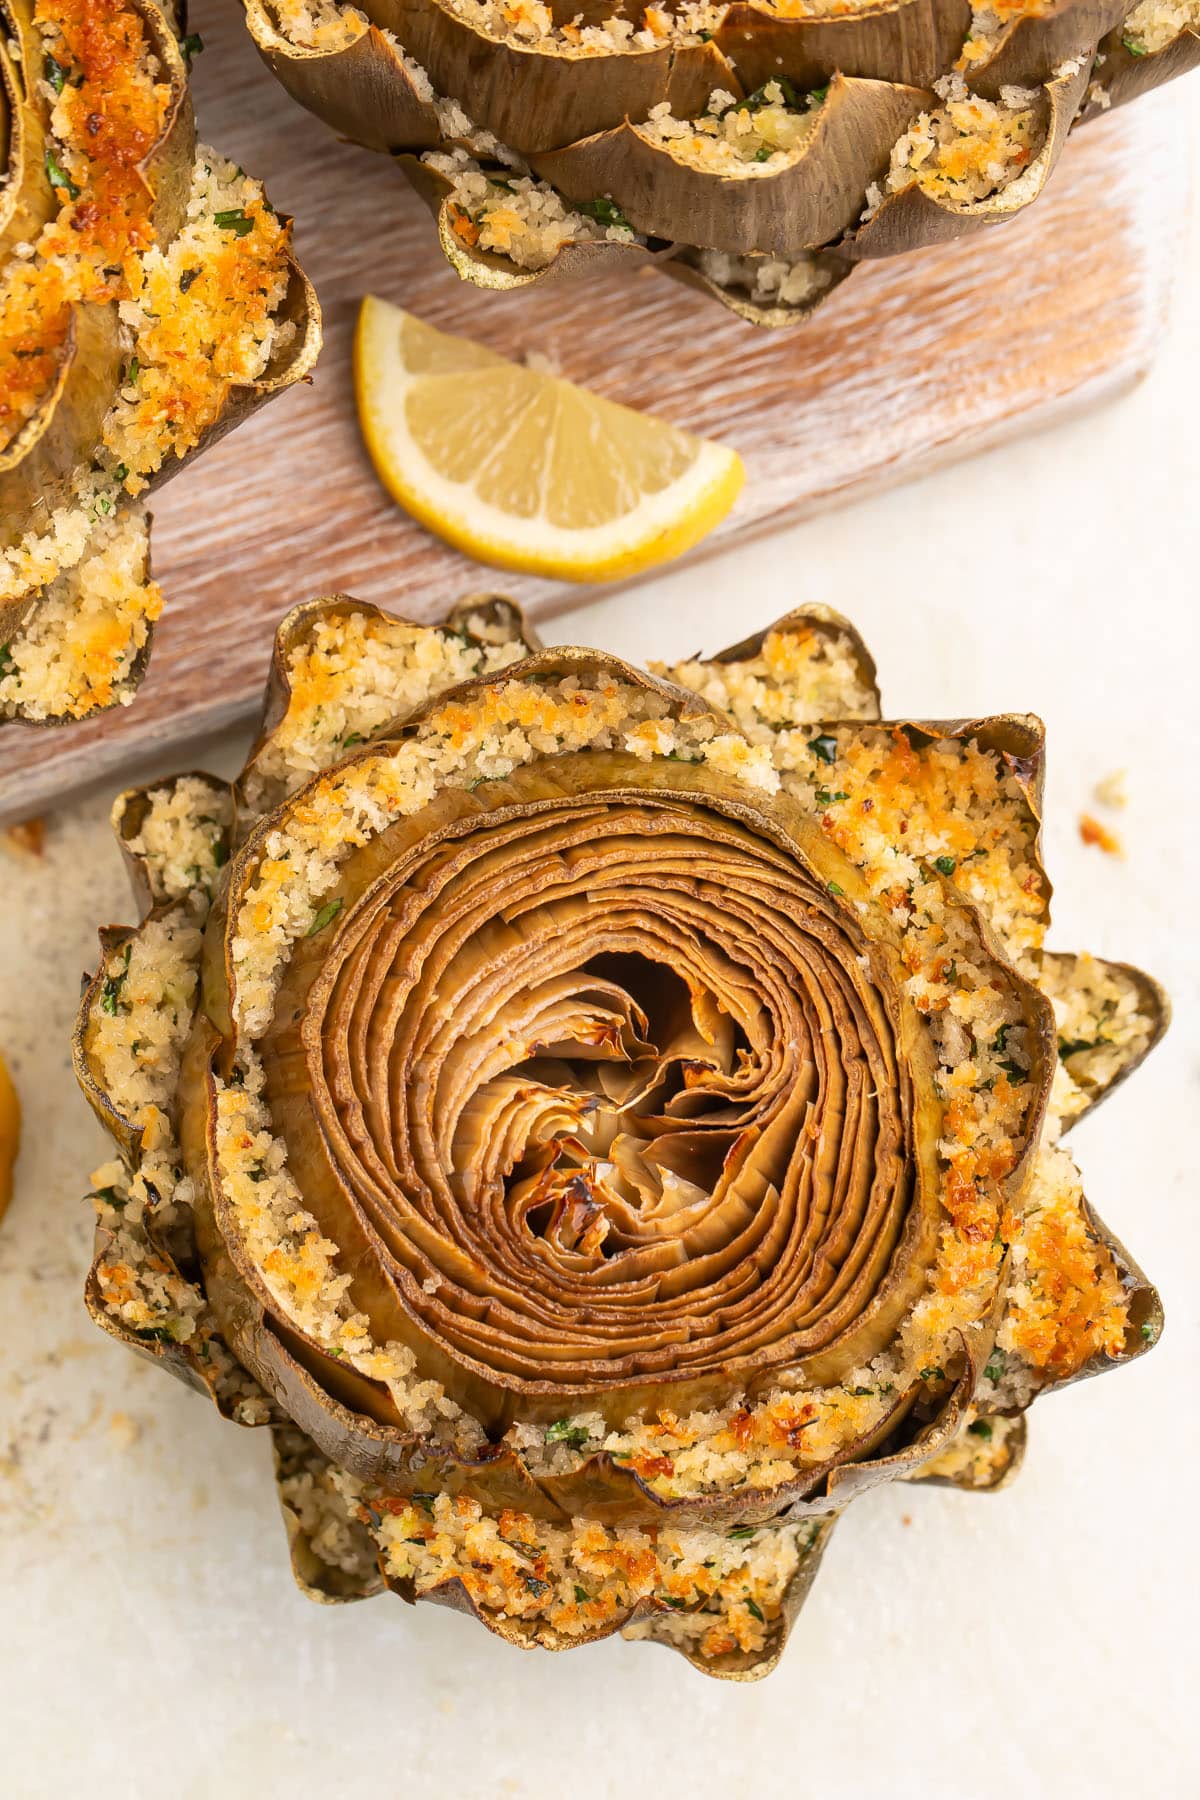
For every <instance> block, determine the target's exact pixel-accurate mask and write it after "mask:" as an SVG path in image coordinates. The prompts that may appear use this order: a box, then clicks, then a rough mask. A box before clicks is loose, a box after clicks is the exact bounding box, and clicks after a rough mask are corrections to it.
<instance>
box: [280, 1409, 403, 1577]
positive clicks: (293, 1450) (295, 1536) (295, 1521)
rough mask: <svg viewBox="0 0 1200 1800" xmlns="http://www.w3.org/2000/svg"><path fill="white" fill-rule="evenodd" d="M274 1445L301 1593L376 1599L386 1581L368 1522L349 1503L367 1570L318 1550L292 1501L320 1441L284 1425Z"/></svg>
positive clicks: (347, 1519) (349, 1518) (352, 1526)
mask: <svg viewBox="0 0 1200 1800" xmlns="http://www.w3.org/2000/svg"><path fill="white" fill-rule="evenodd" d="M271 1448H272V1454H273V1458H274V1463H275V1485H276V1490H277V1492H278V1496H279V1510H280V1511H281V1513H282V1514H283V1521H284V1528H285V1530H286V1532H287V1540H288V1553H289V1555H290V1557H291V1563H292V1574H293V1576H294V1577H295V1581H296V1586H297V1587H298V1588H299V1589H300V1591H301V1593H302V1594H303V1595H304V1596H305V1598H306V1599H308V1600H315V1601H317V1602H318V1603H319V1604H321V1605H323V1606H340V1605H344V1604H346V1603H347V1602H349V1601H352V1600H370V1599H371V1598H372V1597H373V1596H374V1595H376V1594H381V1593H383V1591H384V1586H385V1584H384V1580H383V1577H382V1575H381V1574H380V1572H379V1568H378V1565H377V1561H376V1559H375V1554H374V1544H373V1541H372V1539H371V1534H370V1532H369V1531H368V1530H367V1528H366V1526H365V1525H362V1524H360V1522H359V1521H358V1520H357V1519H355V1518H353V1517H352V1516H351V1514H350V1510H349V1507H348V1506H347V1507H346V1508H345V1516H344V1520H343V1522H344V1524H345V1526H346V1528H347V1529H348V1530H349V1531H350V1532H351V1534H352V1536H353V1537H354V1539H355V1540H356V1544H357V1547H358V1549H359V1550H360V1552H361V1555H362V1562H363V1568H362V1570H361V1571H357V1570H350V1569H346V1568H343V1567H339V1566H338V1565H337V1564H334V1563H331V1562H330V1561H329V1560H328V1558H326V1557H324V1556H322V1555H320V1553H319V1552H318V1551H317V1550H316V1549H315V1548H314V1545H313V1542H312V1539H311V1537H310V1536H309V1534H308V1532H307V1531H306V1529H305V1527H304V1524H303V1522H302V1520H301V1518H300V1514H299V1513H298V1512H297V1510H296V1508H295V1507H294V1506H293V1504H292V1501H291V1499H290V1497H289V1495H288V1493H287V1491H286V1487H285V1483H286V1482H287V1481H288V1480H289V1478H291V1477H292V1476H294V1475H297V1474H301V1473H303V1472H304V1471H305V1470H306V1469H307V1468H308V1467H309V1465H310V1464H311V1462H312V1459H313V1456H314V1454H315V1447H314V1445H313V1444H312V1443H311V1442H310V1441H309V1439H307V1438H306V1437H305V1436H304V1434H303V1432H301V1431H297V1430H296V1428H295V1426H293V1425H282V1424H280V1425H273V1426H272V1427H271Z"/></svg>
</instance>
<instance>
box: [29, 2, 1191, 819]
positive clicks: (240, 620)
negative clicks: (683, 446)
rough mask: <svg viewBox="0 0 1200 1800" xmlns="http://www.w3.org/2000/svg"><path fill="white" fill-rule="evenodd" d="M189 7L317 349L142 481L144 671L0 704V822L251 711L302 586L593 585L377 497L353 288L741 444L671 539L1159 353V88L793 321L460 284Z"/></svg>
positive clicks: (1170, 160) (674, 296) (219, 128)
mask: <svg viewBox="0 0 1200 1800" xmlns="http://www.w3.org/2000/svg"><path fill="white" fill-rule="evenodd" d="M199 24H200V27H201V29H202V31H203V35H204V39H205V44H206V49H205V52H204V54H203V56H202V57H200V59H199V61H198V63H197V65H196V90H197V92H196V101H197V111H198V117H199V121H200V130H201V135H202V137H203V138H205V139H206V140H209V141H211V142H213V143H214V144H215V145H217V147H218V148H219V149H220V150H222V151H223V152H224V153H225V154H226V155H228V156H232V157H236V158H237V159H238V160H239V161H241V162H242V163H243V164H244V166H245V167H246V168H247V169H249V170H251V171H253V173H254V174H256V175H259V176H261V177H263V178H264V179H265V180H266V182H267V184H268V188H269V191H270V194H271V198H272V200H273V202H274V203H275V205H276V206H278V207H280V208H281V209H286V210H287V211H289V212H292V213H294V214H295V215H296V221H297V223H296V244H297V249H298V252H299V255H300V258H301V260H302V262H303V263H304V265H305V267H306V269H307V270H308V273H309V275H310V276H311V277H312V279H313V280H314V281H315V283H316V285H317V289H318V292H319V293H320V296H321V301H322V304H323V306H324V309H325V333H326V342H325V351H324V354H323V356H322V359H321V361H320V364H319V365H318V369H317V374H316V379H315V382H314V383H313V385H311V386H309V387H302V388H297V389H293V390H292V391H291V392H289V393H287V394H285V395H284V396H283V397H282V398H281V399H279V400H277V401H275V402H273V403H272V404H271V405H270V406H269V407H267V408H265V409H264V410H263V411H262V412H261V413H259V414H258V416H257V417H256V418H255V419H253V420H252V421H251V422H250V423H249V424H248V425H246V426H244V427H242V428H241V429H240V430H239V431H237V432H236V433H234V434H233V435H231V436H230V437H229V438H227V439H225V441H224V442H223V443H221V444H219V445H217V446H216V447H215V448H214V449H213V450H212V451H210V452H209V453H208V454H207V455H206V456H205V457H204V458H203V460H202V461H201V462H200V463H199V464H197V465H196V466H195V467H193V468H191V469H189V470H188V471H187V472H186V473H185V474H184V475H183V476H181V478H180V479H179V481H178V482H174V483H171V484H170V485H168V486H166V487H165V488H163V489H162V490H161V492H160V494H159V495H158V497H157V498H156V501H155V507H154V512H155V524H154V567H155V573H156V575H157V576H158V578H159V580H160V581H161V583H162V586H163V589H164V592H165V594H166V598H167V607H166V611H165V614H164V617H163V620H162V623H161V625H160V627H159V631H158V637H157V642H156V648H155V652H154V656H153V660H152V662H151V666H150V672H149V675H148V677H147V679H146V681H145V683H144V684H143V686H142V688H141V690H140V692H139V694H138V696H137V698H136V699H135V701H134V703H133V705H132V706H131V707H129V708H125V709H122V710H120V711H118V712H116V713H112V714H108V715H106V716H104V717H101V718H99V719H97V720H95V721H94V722H92V723H89V724H83V725H78V726H70V727H66V728H64V729H60V730H46V729H35V728H33V727H27V726H21V725H15V724H14V725H7V726H5V727H4V728H3V729H2V730H0V821H3V820H5V819H14V818H21V817H24V816H27V815H29V814H31V813H34V812H37V811H39V810H43V809H45V808H46V807H49V806H52V805H53V804H54V803H55V801H57V800H60V799H61V798H62V797H64V796H65V795H66V794H68V793H70V792H71V791H72V790H73V789H74V788H75V787H77V786H80V785H82V784H83V783H85V782H88V781H92V780H95V779H96V778H98V777H100V776H108V775H111V776H113V777H114V778H115V777H116V776H117V775H118V774H120V773H121V772H124V771H128V770H130V769H131V768H133V767H134V766H135V765H136V764H137V762H138V761H139V759H140V758H143V757H145V756H146V755H147V754H149V753H151V752H153V753H155V754H161V751H162V749H163V747H164V745H166V744H168V743H171V742H174V741H182V740H184V739H187V738H190V737H196V736H199V735H200V734H202V733H204V732H206V731H209V730H212V729H216V728H218V727H220V726H222V725H226V724H228V723H230V722H231V721H233V720H235V719H237V718H240V717H244V716H246V715H248V714H250V713H251V712H252V711H253V710H254V709H255V708H256V706H257V704H258V700H259V696H260V693H261V690H262V684H263V682H264V680H265V677H266V668H267V657H268V648H269V644H270V639H271V634H272V631H273V628H274V624H275V622H276V621H277V619H278V618H279V616H280V614H281V613H282V612H284V611H285V610H286V609H287V607H288V606H290V605H292V604H294V603H295V602H296V601H298V600H302V599H306V598H308V597H309V596H312V595H314V594H320V593H327V592H330V591H332V590H335V589H338V588H341V589H346V590H348V591H350V592H351V593H354V594H356V595H359V596H360V597H361V598H363V599H365V600H375V601H377V602H380V603H382V604H384V605H387V606H390V607H393V608H395V609H397V610H399V611H401V612H404V613H407V614H409V615H410V616H412V617H414V618H417V619H424V618H430V617H433V616H435V615H437V614H440V613H441V612H442V611H443V610H444V609H445V608H446V606H447V605H448V604H449V603H450V602H451V601H453V600H455V599H456V598H458V597H459V596H460V595H461V594H463V593H464V592H467V591H469V590H470V589H472V588H478V587H485V586H489V585H494V586H497V587H500V588H502V589H503V590H504V591H506V592H509V593H512V594H514V595H516V596H517V597H519V598H520V599H521V600H523V601H524V602H525V603H526V605H527V606H529V608H530V610H531V611H532V613H533V614H534V615H535V616H538V617H542V618H545V617H548V616H550V615H552V614H553V613H554V612H555V611H556V610H562V609H563V608H564V607H566V606H569V605H571V604H572V603H573V602H575V601H576V600H578V599H579V598H580V597H582V594H583V593H586V595H587V597H588V598H592V597H594V595H595V594H596V592H597V591H598V590H596V589H587V590H582V591H581V590H580V589H579V588H577V587H576V588H572V587H567V586H564V585H562V584H556V583H552V582H547V581H543V580H538V579H533V578H525V577H520V576H510V575H493V574H492V573H491V572H488V571H481V570H480V568H479V566H478V565H477V564H474V563H472V562H470V561H469V560H468V559H466V558H464V557H463V556H461V555H459V554H458V553H457V552H455V551H453V550H450V549H448V548H446V547H445V546H443V545H441V544H439V543H437V542H436V541H435V540H434V539H432V538H430V537H429V536H428V535H427V534H426V533H425V532H423V531H422V530H421V529H420V528H419V527H418V526H417V525H415V524H414V523H413V522H412V521H410V520H409V519H407V518H406V517H405V516H404V515H403V514H402V513H401V512H399V511H398V510H397V509H396V508H395V507H394V506H393V505H392V503H391V502H390V501H389V500H388V499H387V497H386V495H385V494H384V493H383V491H382V490H381V488H380V487H379V486H378V484H377V482H376V481H375V478H374V475H373V473H372V471H371V468H370V466H369V464H368V462H367V460H366V456H365V454H364V452H363V449H362V447H361V444H360V441H359V437H358V432H357V427H356V424H355V418H354V408H353V399H352V393H351V381H350V337H351V331H352V327H353V322H354V316H355V312H356V309H357V305H358V302H359V300H360V298H361V297H362V295H363V294H364V293H366V292H368V291H372V292H375V293H378V294H382V295H384V296H386V297H387V298H389V299H391V300H394V301H396V302H398V303H400V304H402V305H404V306H407V307H410V308H412V310H414V311H415V312H417V313H420V314H421V315H422V316H423V317H425V318H428V319H429V320H431V321H432V322H434V323H436V324H437V325H439V326H442V327H444V328H445V329H447V330H449V331H461V332H466V333H469V334H471V335H474V336H477V337H479V338H481V339H483V340H484V341H485V342H487V343H488V344H490V345H492V346H493V347H494V348H495V349H497V350H499V351H501V352H503V353H506V354H509V355H521V354H522V353H523V352H525V351H527V350H531V349H536V350H538V351H541V352H543V353H545V354H548V355H550V356H551V357H553V358H555V359H556V360H557V361H558V362H559V364H560V365H561V367H562V369H563V372H564V373H565V374H568V375H570V376H571V377H573V378H574V379H576V380H579V381H582V382H586V383H588V384H589V385H591V386H593V387H595V388H596V389H598V390H599V391H600V392H602V393H605V394H608V395H610V396H611V397H612V398H613V399H615V400H621V401H625V402H627V403H630V404H633V405H642V406H647V407H652V408H653V409H654V410H656V411H657V412H659V413H661V414H663V415H664V416H665V417H667V418H670V419H674V420H676V421H678V422H679V423H680V424H683V425H686V426H688V427H689V428H690V429H692V430H697V431H701V432H706V433H709V434H711V435H715V436H718V437H722V438H724V439H726V440H728V441H729V442H730V443H732V444H734V445H736V447H737V448H738V449H739V450H740V451H741V453H742V455H743V456H744V458H745V461H746V465H747V471H748V480H747V483H746V488H745V490H744V493H743V495H742V498H741V499H740V500H739V502H738V505H737V506H736V508H735V509H734V512H733V514H732V515H731V516H730V518H729V519H728V520H727V521H726V522H725V524H724V525H723V526H722V527H721V528H720V529H719V530H718V531H717V532H715V533H714V534H713V536H712V537H710V538H709V539H708V540H707V541H706V543H705V544H704V545H703V546H702V547H701V548H700V549H699V550H698V551H695V552H693V553H692V558H693V560H698V559H699V558H700V557H702V556H703V555H705V554H706V553H709V552H711V551H712V550H714V549H723V548H726V547H728V546H729V545H730V544H732V543H735V542H737V541H739V540H745V539H746V538H747V537H749V536H751V535H758V534H761V533H763V532H766V531H770V530H772V529H774V528H777V527H778V526H780V525H782V524H784V523H790V522H791V521H793V520H795V519H797V518H800V517H803V516H805V515H807V514H811V513H813V512H816V511H818V510H820V509H821V508H824V507H829V506H832V505H834V504H837V503H839V502H841V501H844V500H847V499H850V498H852V497H854V496H855V495H859V494H863V493H865V492H869V491H872V490H875V489H878V488H880V487H882V486H884V485H886V484H887V483H890V482H894V481H897V480H900V479H902V478H903V477H905V476H907V475H914V474H918V473H924V472H926V471H928V470H929V469H930V468H932V467H934V466H936V465H937V464H939V463H942V462H945V461H947V460H948V459H951V458H955V457H961V456H964V455H965V454H967V453H968V452H970V451H973V450H978V449H980V448H982V447H983V446H985V445H988V444H993V443H995V442H997V441H999V440H1000V439H1002V438H1004V437H1007V436H1010V435H1012V434H1014V433H1016V432H1020V431H1027V430H1029V429H1031V428H1033V427H1034V426H1038V425H1042V424H1045V423H1048V422H1051V421H1053V420H1055V419H1058V418H1060V417H1062V416H1063V415H1064V414H1065V413H1066V412H1067V411H1068V410H1069V409H1074V408H1078V407H1080V406H1082V405H1085V404H1088V403H1091V402H1094V401H1096V400H1098V399H1100V398H1102V397H1104V396H1106V395H1110V394H1112V393H1114V392H1116V391H1119V390H1120V389H1121V388H1123V387H1126V386H1128V385H1129V384H1130V383H1132V382H1133V381H1135V380H1136V379H1137V378H1138V377H1139V376H1140V375H1141V374H1142V373H1144V371H1145V370H1146V368H1147V367H1148V365H1149V362H1150V360H1151V358H1152V356H1153V353H1154V348H1155V344H1156V341H1157V339H1158V336H1159V334H1160V331H1161V328H1162V323H1163V319H1164V315H1165V310H1166V305H1167V300H1168V296H1169V290H1170V277H1171V268H1172V264H1173V261H1174V256H1175V248H1176V245H1177V243H1178V233H1179V228H1180V224H1181V221H1182V220H1183V218H1184V216H1185V211H1186V198H1187V195H1186V186H1187V164H1186V159H1185V158H1183V157H1181V156H1180V155H1179V154H1178V147H1177V142H1176V128H1175V125H1174V122H1173V120H1174V111H1173V109H1170V108H1161V107H1159V106H1156V104H1155V102H1154V101H1153V100H1150V101H1148V102H1143V103H1142V104H1140V105H1137V106H1134V107H1131V108H1129V109H1128V110H1127V111H1125V112H1122V113H1118V114H1115V115H1114V116H1113V117H1111V118H1108V119H1105V120H1103V121H1101V122H1099V123H1098V124H1096V125H1093V126H1089V128H1088V130H1087V131H1086V132H1083V133H1081V134H1079V135H1078V136H1077V137H1076V138H1075V139H1074V140H1073V141H1072V142H1071V144H1070V145H1069V146H1068V148H1067V151H1066V153H1065V154H1064V157H1063V160H1062V163H1061V165H1060V168H1059V171H1058V173H1057V175H1056V177H1055V180H1054V181H1053V183H1052V184H1051V187H1050V190H1049V191H1048V193H1047V195H1046V197H1045V198H1044V199H1043V200H1042V201H1041V202H1040V203H1039V204H1038V205H1037V206H1035V207H1033V208H1031V209H1030V211H1029V212H1028V213H1026V214H1025V215H1024V216H1023V217H1022V218H1021V219H1019V220H1018V221H1017V222H1016V223H1014V224H1012V225H1008V226H1005V227H1003V228H1002V229H1000V230H998V231H996V232H994V233H983V234H982V235H980V236H979V237H976V238H973V239H970V240H968V241H966V242H964V243H961V244H957V245H953V246H950V247H946V248H941V249H937V250H930V251H926V252H922V253H919V254H917V255H914V256H910V257H905V258H901V259H897V260H895V261H892V262H888V263H878V264H873V265H868V266H866V267H864V268H863V269H862V270H861V271H860V272H859V273H857V274H856V275H855V276H854V278H853V279H852V280H851V281H850V282H848V283H847V284H846V285H845V286H844V287H843V288H842V289H841V290H840V291H839V292H838V293H836V294H835V295H834V296H833V297H832V298H831V300H830V301H829V302H828V304H827V305H826V306H825V307H824V308H823V309H822V310H821V311H820V312H819V313H818V314H817V315H816V317H815V319H814V320H813V321H812V322H811V323H810V324H808V325H805V326H801V327H799V328H797V329H796V330H794V331H787V332H775V333H766V332H761V331H759V330H757V329H756V328H754V327H753V326H750V325H747V324H744V323H743V322H742V321H740V320H738V319H736V318H734V317H732V316H731V315H728V314H725V313H723V312H722V311H721V310H720V309H719V308H717V307H716V306H715V305H713V304H712V303H711V302H710V301H707V300H705V299H704V298H703V296H701V295H697V294H692V293H690V292H689V291H688V290H686V289H684V288H681V287H679V286H678V285H677V284H675V283H674V282H669V281H666V280H664V279H663V278H662V277H661V276H658V275H656V274H654V273H653V271H649V270H645V271H641V272H639V273H637V274H634V275H624V276H614V277H609V278H606V279H604V280H602V281H586V282H580V283H575V284H568V285H566V286H565V287H564V286H555V287H552V288H548V289H536V288H535V289H533V290H532V291H527V292H525V293H519V294H514V295H509V296H496V295H491V294H485V293H480V292H478V291H477V290H476V289H474V288H471V287H469V286H466V285H464V284H462V283H460V282H459V281H458V280H457V278H456V277H455V276H454V275H453V274H451V272H450V271H449V270H448V269H447V268H446V267H445V266H444V265H443V264H442V262H441V259H440V258H439V256H438V255H437V253H436V246H435V239H434V234H433V231H432V228H431V222H430V219H429V216H428V214H427V213H426V211H425V209H424V207H423V206H421V204H420V202H419V201H418V200H417V199H416V198H415V196H413V195H412V194H411V193H410V192H409V190H408V188H407V185H406V183H405V182H404V179H403V177H402V176H401V175H400V173H399V171H398V170H396V169H395V168H394V167H392V165H391V164H390V162H389V160H388V159H386V158H384V157H381V156H375V155H372V154H371V153H370V152H368V151H363V150H360V149H358V148H357V147H354V146H350V145H345V144H340V143H338V142H337V141H336V140H334V139H333V137H332V136H331V135H330V134H329V132H328V131H327V130H326V129H325V128H324V127H323V126H322V125H320V124H319V122H318V121H317V120H315V119H312V118H310V117H309V116H308V115H307V114H306V113H304V112H302V111H301V110H300V109H299V108H297V107H296V106H295V105H294V104H293V103H292V102H291V101H289V100H288V98H287V96H286V95H285V94H284V92H283V90H282V89H281V88H280V87H279V86H278V85H277V84H276V83H275V82H274V81H273V80H272V79H271V77H270V76H269V75H268V74H267V71H266V70H265V69H264V68H263V67H262V66H261V64H260V63H259V61H258V59H257V56H256V55H255V53H254V51H253V49H252V47H251V45H250V42H249V39H248V37H247V35H246V33H245V30H244V28H243V26H242V24H241V8H240V6H238V5H237V3H236V0H215V4H211V5H210V6H209V7H208V8H206V9H205V11H204V14H203V16H202V17H201V18H200V19H199Z"/></svg>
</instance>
